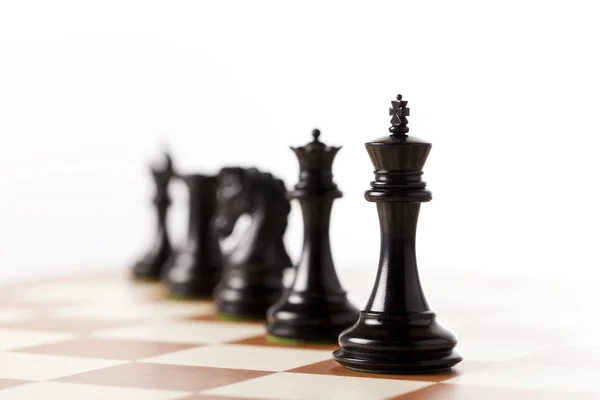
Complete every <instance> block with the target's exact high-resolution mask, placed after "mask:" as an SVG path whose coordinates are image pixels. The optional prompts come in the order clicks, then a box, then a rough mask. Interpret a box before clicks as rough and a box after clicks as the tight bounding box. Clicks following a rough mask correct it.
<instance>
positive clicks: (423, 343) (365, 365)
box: [333, 311, 462, 374]
mask: <svg viewBox="0 0 600 400" xmlns="http://www.w3.org/2000/svg"><path fill="white" fill-rule="evenodd" d="M456 342H457V341H456V337H455V336H454V334H453V333H452V332H451V331H449V330H448V329H446V328H445V327H443V326H442V325H440V324H439V323H438V322H437V321H436V320H435V313H434V312H432V311H426V312H422V313H409V314H406V315H394V314H387V313H374V312H365V311H362V312H361V313H360V317H359V320H358V321H357V322H356V323H355V324H354V326H352V327H351V328H348V329H347V330H345V331H344V332H342V334H341V335H340V337H339V343H340V346H341V348H340V349H338V350H336V351H335V352H334V353H333V358H334V359H335V360H336V361H337V362H339V363H340V364H342V365H343V366H344V367H346V368H348V369H352V370H356V371H361V372H371V373H385V374H419V373H433V372H440V371H445V370H448V369H450V368H452V367H453V366H455V365H456V364H458V363H459V362H460V361H462V357H461V356H460V355H458V353H456V352H455V351H454V347H455V346H456Z"/></svg>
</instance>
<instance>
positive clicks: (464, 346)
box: [456, 339, 547, 362]
mask: <svg viewBox="0 0 600 400" xmlns="http://www.w3.org/2000/svg"><path fill="white" fill-rule="evenodd" d="M546 347H547V346H544V344H543V343H530V342H516V341H510V340H469V339H464V340H459V342H458V345H457V347H456V351H457V352H458V353H459V354H460V355H461V356H462V357H463V358H464V359H465V360H472V361H497V362H504V361H510V360H513V359H516V358H520V357H524V356H528V355H530V354H533V353H536V352H538V351H540V350H543V349H544V348H546Z"/></svg>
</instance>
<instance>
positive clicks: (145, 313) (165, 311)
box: [48, 301, 214, 319]
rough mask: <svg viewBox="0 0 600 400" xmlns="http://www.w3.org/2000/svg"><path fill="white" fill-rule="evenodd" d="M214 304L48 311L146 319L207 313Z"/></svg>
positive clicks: (103, 306) (128, 305) (167, 303)
mask: <svg viewBox="0 0 600 400" xmlns="http://www.w3.org/2000/svg"><path fill="white" fill-rule="evenodd" d="M213 312H214V306H213V305H212V304H211V303H208V302H178V301H162V302H155V303H147V304H144V303H138V304H136V303H122V304H107V303H90V304H78V305H73V306H64V307H59V308H56V309H54V310H50V312H49V313H48V314H49V315H51V316H55V317H66V318H86V319H91V318H100V319H148V318H156V319H160V318H169V317H191V316H196V315H208V314H211V313H213Z"/></svg>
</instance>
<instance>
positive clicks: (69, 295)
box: [19, 279, 156, 304]
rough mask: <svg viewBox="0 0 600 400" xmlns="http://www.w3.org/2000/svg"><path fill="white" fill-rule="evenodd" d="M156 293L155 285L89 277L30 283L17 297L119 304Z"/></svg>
mask: <svg viewBox="0 0 600 400" xmlns="http://www.w3.org/2000/svg"><path fill="white" fill-rule="evenodd" d="M154 294H156V286H154V285H151V284H148V285H137V284H134V283H131V282H127V281H123V282H114V283H113V282H106V281H93V280H90V279H87V280H81V281H71V282H62V283H48V284H40V285H32V286H31V287H27V288H24V289H23V291H22V292H21V293H20V295H19V298H20V299H23V300H26V301H30V302H40V303H43V302H45V301H74V302H77V301H93V302H94V303H98V302H102V303H111V304H121V303H124V302H125V303H126V302H133V301H140V302H141V301H143V300H144V299H148V298H151V297H152V296H153V295H154Z"/></svg>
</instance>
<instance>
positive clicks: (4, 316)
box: [0, 307, 35, 324]
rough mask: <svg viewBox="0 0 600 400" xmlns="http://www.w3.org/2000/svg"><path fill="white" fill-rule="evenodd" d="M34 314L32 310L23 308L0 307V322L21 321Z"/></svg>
mask: <svg viewBox="0 0 600 400" xmlns="http://www.w3.org/2000/svg"><path fill="white" fill-rule="evenodd" d="M34 315H35V312H34V311H32V310H23V309H20V308H9V307H0V324H6V323H10V322H17V321H23V320H25V319H28V318H31V317H33V316H34Z"/></svg>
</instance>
